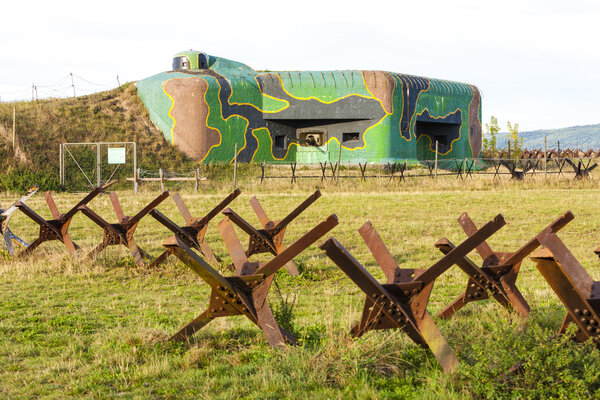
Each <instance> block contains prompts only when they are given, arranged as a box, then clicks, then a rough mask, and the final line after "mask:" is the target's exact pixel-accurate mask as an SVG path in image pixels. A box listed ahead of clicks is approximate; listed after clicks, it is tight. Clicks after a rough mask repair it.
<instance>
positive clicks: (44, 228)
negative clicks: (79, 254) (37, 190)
mask: <svg viewBox="0 0 600 400" xmlns="http://www.w3.org/2000/svg"><path fill="white" fill-rule="evenodd" d="M113 183H114V181H113V182H110V183H108V184H106V185H104V186H103V187H98V188H95V189H94V190H92V191H91V192H90V193H88V195H87V196H85V197H84V198H83V199H81V200H80V201H79V202H78V203H77V204H75V205H74V206H73V207H72V208H71V209H70V210H69V211H67V212H66V213H65V214H61V213H60V212H59V211H58V208H57V207H56V203H55V202H54V199H53V198H52V195H51V194H50V192H46V193H44V197H45V199H46V204H48V208H49V209H50V213H51V214H52V217H53V218H54V219H51V220H45V219H44V218H42V217H41V216H39V215H38V214H37V213H36V212H35V211H33V210H32V209H31V208H29V207H28V206H26V205H25V203H23V202H21V201H18V202H17V203H16V204H15V207H17V208H18V209H19V210H21V211H22V212H23V214H25V215H27V216H28V217H29V218H31V219H32V220H33V221H34V222H35V223H36V224H38V225H39V226H40V234H39V235H38V238H37V239H35V240H34V241H33V243H31V244H30V245H29V246H28V247H27V248H26V249H25V250H23V251H21V252H20V253H19V254H17V257H20V256H26V255H29V254H31V253H32V252H33V250H35V249H36V248H37V247H38V246H39V245H40V244H42V243H44V242H47V241H50V240H59V241H61V242H62V243H63V244H64V245H65V247H66V248H67V250H68V251H69V253H71V254H74V253H75V251H76V250H77V249H79V246H78V245H77V244H75V243H74V242H73V240H72V239H71V236H70V235H69V232H68V231H69V225H70V224H71V219H73V216H74V215H75V214H77V211H79V207H80V206H82V205H85V204H87V203H89V202H90V201H92V199H93V198H94V197H96V196H98V195H99V194H100V193H101V192H102V191H103V190H104V189H105V188H106V187H108V186H110V185H112V184H113Z"/></svg>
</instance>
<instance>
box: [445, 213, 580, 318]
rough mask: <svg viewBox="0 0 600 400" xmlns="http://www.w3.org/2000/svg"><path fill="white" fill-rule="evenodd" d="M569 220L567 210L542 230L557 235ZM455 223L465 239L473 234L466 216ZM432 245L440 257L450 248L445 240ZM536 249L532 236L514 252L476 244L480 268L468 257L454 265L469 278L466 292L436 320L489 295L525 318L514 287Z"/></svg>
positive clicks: (521, 300) (526, 307)
mask: <svg viewBox="0 0 600 400" xmlns="http://www.w3.org/2000/svg"><path fill="white" fill-rule="evenodd" d="M572 220H573V214H572V213H571V212H570V211H568V212H566V213H565V214H564V215H562V216H560V217H559V218H557V219H556V220H554V221H553V222H552V223H551V224H550V225H548V227H547V228H546V229H551V230H552V231H553V232H558V231H559V230H560V229H562V228H563V227H564V226H565V225H567V224H568V223H569V222H570V221H572ZM458 223H459V224H460V226H461V227H462V228H463V230H464V231H465V233H466V234H467V236H471V235H473V234H474V233H475V232H477V227H476V226H475V224H474V223H473V221H472V220H471V218H469V215H468V214H467V213H464V214H462V215H461V216H460V217H459V218H458ZM435 246H436V247H437V248H438V249H439V250H440V251H441V252H442V253H444V254H447V253H449V252H450V251H451V250H452V249H453V248H454V245H453V244H452V243H451V242H450V241H449V240H448V239H446V238H442V239H440V240H438V241H437V242H436V244H435ZM539 246H540V241H539V239H538V236H535V237H533V238H532V239H531V240H529V241H528V242H527V243H525V244H524V245H523V246H522V247H521V248H520V249H518V250H517V251H515V252H514V253H507V252H496V251H493V250H492V248H491V247H490V246H489V245H488V244H487V242H485V241H484V242H482V243H481V244H479V246H477V248H476V250H477V252H478V253H479V255H480V256H481V258H482V260H483V264H482V266H481V267H479V266H477V265H476V264H475V263H474V262H473V261H472V260H471V259H469V258H468V257H464V258H462V259H461V260H459V261H458V262H457V263H456V265H458V266H459V267H460V268H461V269H462V270H463V271H464V272H465V273H466V274H467V275H468V276H469V280H468V282H467V289H466V290H465V292H464V293H463V294H462V295H460V296H458V297H457V298H456V299H455V300H454V301H453V302H452V303H450V304H449V305H448V306H447V307H446V308H445V309H444V310H442V312H440V313H439V314H438V317H441V318H449V317H450V316H451V315H452V314H454V313H455V312H456V311H458V310H460V309H461V308H462V307H464V306H465V305H467V304H468V303H470V302H473V301H479V300H486V299H488V298H489V296H490V294H491V295H492V296H493V297H494V299H496V301H498V302H499V303H500V304H501V305H502V306H503V307H505V308H507V309H509V310H510V309H514V310H515V311H516V312H517V313H518V314H519V315H520V316H521V317H523V318H527V317H528V316H529V310H530V308H529V304H527V301H526V300H525V298H524V297H523V295H522V294H521V292H520V291H519V289H518V288H517V285H516V281H517V277H518V275H519V270H520V268H521V262H522V261H523V260H524V259H525V257H527V256H528V255H529V254H531V253H532V252H533V251H534V250H535V249H537V248H538V247H539Z"/></svg>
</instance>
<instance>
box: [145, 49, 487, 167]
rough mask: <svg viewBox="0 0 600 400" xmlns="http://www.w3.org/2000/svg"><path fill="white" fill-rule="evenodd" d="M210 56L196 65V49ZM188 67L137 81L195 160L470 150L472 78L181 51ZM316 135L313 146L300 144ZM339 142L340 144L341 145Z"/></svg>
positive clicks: (459, 154) (348, 158)
mask: <svg viewBox="0 0 600 400" xmlns="http://www.w3.org/2000/svg"><path fill="white" fill-rule="evenodd" d="M199 54H202V56H203V57H205V59H206V60H207V62H208V66H207V68H204V69H202V68H199V67H198V66H199V61H198V55H199ZM175 57H186V58H187V60H188V61H189V65H190V68H189V69H180V70H177V71H169V72H163V73H160V74H157V75H154V76H152V77H149V78H146V79H143V80H141V81H139V82H138V83H137V88H138V94H139V96H140V98H141V99H142V101H143V103H144V105H145V106H146V107H147V109H148V111H149V113H150V117H151V119H152V121H153V122H154V123H155V124H156V125H157V126H158V128H159V129H160V130H161V131H162V132H163V134H164V136H165V139H166V140H167V141H169V142H170V143H172V144H174V145H176V146H178V147H179V148H180V149H181V150H182V151H184V152H185V153H187V154H189V155H190V156H191V157H193V158H194V159H196V160H197V161H199V162H205V163H207V162H231V161H232V159H233V152H234V147H235V144H237V148H238V154H237V156H238V160H240V161H243V162H251V161H255V162H262V161H265V162H276V161H281V160H283V161H297V162H299V163H316V162H322V161H334V162H335V161H337V159H338V155H339V152H340V149H341V159H342V161H343V162H347V163H358V162H369V163H385V162H390V161H405V160H407V161H409V162H416V160H418V159H420V160H423V159H432V158H434V154H435V140H434V138H435V137H436V138H438V140H440V143H441V142H447V143H446V145H445V146H441V148H440V151H439V154H438V155H439V157H440V158H461V159H462V158H476V159H478V158H479V157H480V151H481V97H480V94H479V91H478V90H477V88H476V87H475V86H472V85H469V84H464V83H458V82H450V81H442V80H436V79H429V78H423V77H416V76H411V75H404V74H398V73H391V72H383V71H287V72H257V71H254V70H253V69H251V68H250V67H248V66H246V65H244V64H241V63H239V62H235V61H231V60H227V59H224V58H220V57H213V56H207V55H205V54H204V53H200V52H196V51H192V50H190V51H186V52H182V53H179V54H177V55H176V56H175ZM314 133H316V134H319V133H320V134H321V135H322V136H323V141H324V143H322V145H321V146H310V145H306V144H305V143H304V142H303V143H300V142H299V139H300V138H301V137H302V135H303V134H304V135H311V134H314ZM340 143H341V146H340Z"/></svg>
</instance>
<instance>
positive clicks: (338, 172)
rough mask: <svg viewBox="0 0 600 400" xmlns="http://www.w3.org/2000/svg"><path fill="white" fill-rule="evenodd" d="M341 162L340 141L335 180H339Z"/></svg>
mask: <svg viewBox="0 0 600 400" xmlns="http://www.w3.org/2000/svg"><path fill="white" fill-rule="evenodd" d="M341 162H342V142H340V151H339V153H338V162H337V178H336V180H337V181H339V180H340V168H341V166H342V164H341Z"/></svg>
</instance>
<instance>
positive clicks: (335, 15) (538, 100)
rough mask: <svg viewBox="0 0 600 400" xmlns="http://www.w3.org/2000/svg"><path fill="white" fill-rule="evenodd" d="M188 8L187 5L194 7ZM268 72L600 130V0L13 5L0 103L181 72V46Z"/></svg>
mask: <svg viewBox="0 0 600 400" xmlns="http://www.w3.org/2000/svg"><path fill="white" fill-rule="evenodd" d="M186 3H187V4H186ZM192 48H193V49H196V50H203V51H205V52H207V53H208V54H212V55H216V56H222V57H226V58H229V59H233V60H236V61H240V62H243V63H245V64H247V65H248V66H250V67H252V68H254V69H270V70H311V69H313V70H335V69H367V70H386V71H392V72H401V73H407V74H414V75H421V76H427V77H431V78H439V79H448V80H456V81H461V82H468V83H472V84H474V85H476V86H478V87H479V89H480V91H481V92H482V96H483V100H482V105H483V119H484V123H485V122H489V119H490V116H491V115H494V116H496V117H498V119H499V121H500V124H501V125H502V128H503V129H505V127H506V121H511V122H513V123H515V122H516V123H519V127H520V130H521V131H525V130H533V129H541V128H561V127H567V126H572V125H585V124H594V123H600V77H599V75H600V2H598V1H594V0H571V1H568V2H567V1H564V0H562V1H555V0H549V1H538V0H534V1H527V0H520V1H514V0H495V1H485V0H479V1H476V0H458V1H451V0H445V1H437V0H436V1H423V0H420V1H410V2H409V1H382V0H370V1H360V2H357V1H349V0H347V1H343V2H337V1H335V2H328V1H326V0H318V1H314V0H301V1H284V0H279V1H249V0H246V1H237V0H235V1H223V0H221V1H219V0H215V1H211V2H208V1H204V0H195V1H192V2H186V1H182V0H180V1H172V2H167V1H152V0H147V1H143V2H141V1H139V2H138V1H126V0H121V1H114V0H103V1H95V2H88V1H64V0H57V1H48V2H42V1H39V2H38V1H35V2H31V1H30V2H28V1H20V2H17V1H12V2H3V4H2V8H1V13H0V100H1V101H8V100H12V99H31V97H32V84H35V85H36V86H37V87H38V96H39V97H48V96H53V97H62V96H67V95H72V93H73V88H72V87H71V77H70V75H69V74H70V73H73V75H74V78H73V79H74V83H75V92H76V94H77V95H79V94H86V93H90V92H91V91H100V90H103V89H108V88H111V87H115V86H116V85H117V76H118V77H119V80H120V82H121V83H124V82H127V81H135V80H139V79H143V78H145V77H148V76H150V75H153V74H155V73H158V72H161V71H166V70H169V69H170V68H171V62H172V57H173V54H174V53H176V52H178V51H180V50H185V49H192Z"/></svg>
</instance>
